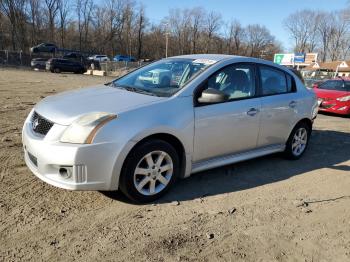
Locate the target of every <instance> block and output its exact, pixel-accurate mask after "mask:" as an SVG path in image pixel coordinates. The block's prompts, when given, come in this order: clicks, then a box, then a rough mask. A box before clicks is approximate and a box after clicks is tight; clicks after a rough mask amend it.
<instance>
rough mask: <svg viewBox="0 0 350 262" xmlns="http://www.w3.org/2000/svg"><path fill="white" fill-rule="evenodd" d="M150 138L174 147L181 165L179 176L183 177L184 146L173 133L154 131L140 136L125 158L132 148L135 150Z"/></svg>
mask: <svg viewBox="0 0 350 262" xmlns="http://www.w3.org/2000/svg"><path fill="white" fill-rule="evenodd" d="M150 140H162V141H164V142H167V143H169V144H170V145H172V146H173V147H174V149H175V150H176V152H177V154H178V156H179V160H180V166H181V173H180V177H184V176H185V170H186V151H185V147H184V145H183V143H182V142H181V140H180V139H179V138H178V137H176V136H175V135H173V134H170V133H164V132H162V133H155V134H151V135H148V136H146V137H144V138H142V139H141V140H139V141H138V142H137V143H136V144H135V145H134V146H133V147H132V148H131V150H130V151H129V152H128V154H127V156H126V158H125V159H127V157H128V156H129V155H130V154H131V153H132V151H133V150H135V148H137V147H138V146H139V145H141V144H143V143H146V142H148V141H150ZM124 162H125V160H124ZM124 162H123V167H122V168H121V170H122V169H123V168H124Z"/></svg>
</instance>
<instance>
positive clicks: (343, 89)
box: [313, 78, 350, 115]
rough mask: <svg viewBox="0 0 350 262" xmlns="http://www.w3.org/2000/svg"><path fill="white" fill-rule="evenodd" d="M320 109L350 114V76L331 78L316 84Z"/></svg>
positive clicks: (315, 89)
mask: <svg viewBox="0 0 350 262" xmlns="http://www.w3.org/2000/svg"><path fill="white" fill-rule="evenodd" d="M313 90H314V91H315V93H316V95H317V98H318V105H319V110H320V111H325V112H330V113H335V114H341V115H350V78H335V79H329V80H326V81H324V82H322V83H319V84H315V85H314V89H313Z"/></svg>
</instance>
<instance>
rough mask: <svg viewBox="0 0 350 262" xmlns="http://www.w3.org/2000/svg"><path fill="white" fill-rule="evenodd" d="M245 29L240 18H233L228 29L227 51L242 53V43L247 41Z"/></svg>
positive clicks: (236, 53)
mask: <svg viewBox="0 0 350 262" xmlns="http://www.w3.org/2000/svg"><path fill="white" fill-rule="evenodd" d="M245 34H246V33H245V29H244V28H243V27H242V25H241V23H240V22H239V21H238V20H232V21H231V22H230V24H229V25H228V29H227V43H226V45H227V53H228V54H235V55H239V54H241V49H242V44H243V42H244V41H245V39H244V38H245Z"/></svg>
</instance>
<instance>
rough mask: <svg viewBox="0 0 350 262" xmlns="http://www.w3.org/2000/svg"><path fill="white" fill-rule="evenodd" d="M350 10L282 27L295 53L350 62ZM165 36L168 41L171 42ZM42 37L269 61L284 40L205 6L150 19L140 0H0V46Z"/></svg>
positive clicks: (297, 18)
mask: <svg viewBox="0 0 350 262" xmlns="http://www.w3.org/2000/svg"><path fill="white" fill-rule="evenodd" d="M349 14H350V11H349V10H348V9H344V10H340V11H337V12H321V11H312V10H302V11H298V12H295V13H293V14H291V15H289V16H288V17H287V18H286V19H285V20H284V21H283V25H284V27H285V29H286V30H287V31H288V33H289V35H290V37H291V41H293V49H294V51H295V52H318V53H319V54H320V56H319V57H320V58H321V60H322V61H325V60H338V59H345V58H346V57H348V55H349V51H350V50H349V49H350V48H349V47H350V37H349V36H350V34H349V33H350V27H349V24H350V19H349V17H350V15H349ZM166 39H168V41H166ZM41 42H50V43H55V44H57V45H58V46H59V47H60V48H66V49H73V50H80V51H82V52H86V53H95V54H106V55H109V56H114V55H116V54H124V55H131V56H135V57H137V58H138V59H142V58H149V59H158V58H161V57H164V56H165V53H166V42H168V48H167V51H168V53H167V54H168V55H169V56H172V55H182V54H190V53H224V54H235V55H243V56H252V57H261V58H265V59H272V58H273V55H274V53H277V52H281V51H282V47H281V44H280V43H279V42H278V41H277V40H276V38H275V37H274V36H273V35H272V34H271V32H270V31H269V30H268V29H267V28H266V27H265V26H263V25H259V24H250V25H247V26H243V25H242V24H241V23H240V22H239V21H238V20H236V19H232V20H230V21H225V20H223V19H222V17H221V14H220V13H217V12H214V11H207V10H206V9H204V8H203V7H195V8H184V9H171V10H169V12H168V14H165V15H164V18H163V19H162V20H161V21H159V22H154V21H152V20H151V19H150V18H149V17H148V16H147V15H146V12H145V6H143V5H142V4H141V3H140V2H137V1H136V0H99V1H98V0H0V50H5V49H6V50H15V51H19V50H22V51H23V52H29V48H30V47H31V46H34V45H37V44H39V43H41Z"/></svg>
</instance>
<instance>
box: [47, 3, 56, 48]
mask: <svg viewBox="0 0 350 262" xmlns="http://www.w3.org/2000/svg"><path fill="white" fill-rule="evenodd" d="M44 3H45V7H46V12H47V17H48V29H49V40H50V41H51V42H54V40H55V19H56V16H57V12H58V0H44Z"/></svg>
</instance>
